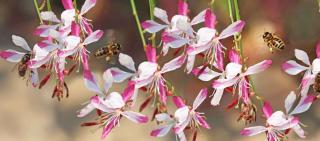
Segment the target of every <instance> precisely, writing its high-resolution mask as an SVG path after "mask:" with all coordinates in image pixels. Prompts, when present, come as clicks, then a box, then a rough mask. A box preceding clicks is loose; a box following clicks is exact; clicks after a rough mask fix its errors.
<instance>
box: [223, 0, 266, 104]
mask: <svg viewBox="0 0 320 141" xmlns="http://www.w3.org/2000/svg"><path fill="white" fill-rule="evenodd" d="M233 6H234V7H233ZM228 7H229V14H230V19H231V22H235V20H236V21H238V20H241V17H240V10H239V4H238V0H228ZM232 8H234V9H232ZM233 11H234V12H235V13H233ZM234 16H235V17H234ZM234 18H235V19H234ZM234 40H235V47H236V50H237V52H238V53H239V55H240V58H241V62H242V63H243V66H244V68H245V67H246V64H245V60H244V55H243V46H242V40H241V34H240V33H239V34H237V35H235V36H234ZM249 83H250V86H251V88H252V91H253V92H254V94H255V98H256V99H257V100H259V102H260V103H261V104H262V105H263V102H262V100H263V98H262V97H260V96H259V95H258V94H257V92H256V89H255V85H254V82H253V79H252V77H251V76H249Z"/></svg>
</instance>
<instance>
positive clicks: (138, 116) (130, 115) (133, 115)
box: [122, 111, 149, 123]
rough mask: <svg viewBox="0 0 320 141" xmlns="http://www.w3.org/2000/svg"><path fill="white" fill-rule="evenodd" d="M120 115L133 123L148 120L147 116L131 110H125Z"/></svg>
mask: <svg viewBox="0 0 320 141" xmlns="http://www.w3.org/2000/svg"><path fill="white" fill-rule="evenodd" d="M122 115H123V116H125V117H126V118H128V119H129V120H131V121H133V122H135V123H147V122H148V120H149V118H148V117H147V116H145V115H143V114H140V113H136V112H132V111H125V112H123V113H122Z"/></svg>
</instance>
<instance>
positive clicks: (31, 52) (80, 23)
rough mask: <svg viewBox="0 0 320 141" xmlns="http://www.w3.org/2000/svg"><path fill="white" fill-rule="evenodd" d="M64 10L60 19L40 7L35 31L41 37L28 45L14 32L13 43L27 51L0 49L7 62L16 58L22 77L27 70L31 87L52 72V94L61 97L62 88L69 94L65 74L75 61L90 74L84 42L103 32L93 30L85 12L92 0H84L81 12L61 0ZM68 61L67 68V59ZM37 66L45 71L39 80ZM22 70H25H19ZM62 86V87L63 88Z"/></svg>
mask: <svg viewBox="0 0 320 141" xmlns="http://www.w3.org/2000/svg"><path fill="white" fill-rule="evenodd" d="M62 3H63V6H64V8H65V9H66V10H64V11H63V12H62V13H61V17H60V19H59V18H58V17H57V16H56V15H55V13H53V11H42V12H41V13H40V20H41V21H42V22H41V25H39V26H38V27H37V28H36V29H35V31H34V35H35V36H38V37H40V40H39V41H38V42H37V43H36V44H35V45H34V46H33V48H32V49H31V48H30V47H29V46H28V44H27V42H26V41H25V39H23V38H22V37H19V36H16V35H13V36H12V41H13V43H14V44H15V45H17V46H20V47H22V48H23V49H24V50H26V51H27V53H21V52H18V51H14V50H6V51H2V52H0V57H1V58H3V59H5V60H7V61H9V62H18V65H19V68H18V70H19V74H20V76H22V77H24V76H25V73H26V71H27V70H30V71H28V72H31V73H29V74H28V76H27V77H28V79H30V80H31V82H32V85H33V86H34V87H36V86H39V88H42V87H43V86H44V85H45V84H46V83H47V81H48V80H49V79H50V77H51V75H54V76H55V77H56V86H55V88H54V91H53V95H52V97H57V98H58V100H60V99H61V98H62V97H63V93H64V91H65V92H66V96H67V97H68V93H69V90H68V87H67V84H66V82H65V76H67V75H69V74H70V73H71V72H72V71H73V70H74V69H75V68H76V67H77V66H78V65H80V64H79V63H81V64H82V66H83V70H84V72H85V74H84V75H85V76H88V75H91V72H90V69H89V66H88V50H87V49H86V48H87V45H89V44H91V43H93V42H96V41H98V40H99V39H100V38H101V37H102V35H103V32H102V31H101V30H96V31H94V32H93V30H92V26H91V24H90V20H89V19H86V18H85V17H84V15H85V14H86V13H87V12H88V11H89V10H90V9H91V8H92V7H94V6H95V4H96V1H95V0H86V1H85V3H84V4H83V6H82V8H81V10H80V12H79V11H78V10H77V9H75V8H74V6H73V3H72V1H71V0H62ZM68 62H70V64H72V65H70V66H69V67H70V69H67V67H68V66H67V63H68ZM38 70H41V71H43V72H45V73H47V75H46V76H45V77H44V78H43V79H42V81H40V82H39V78H38ZM21 71H24V73H23V72H21ZM64 89H65V90H64Z"/></svg>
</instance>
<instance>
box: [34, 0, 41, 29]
mask: <svg viewBox="0 0 320 141" xmlns="http://www.w3.org/2000/svg"><path fill="white" fill-rule="evenodd" d="M33 3H34V7H35V8H36V10H37V14H38V17H39V20H40V24H43V21H42V19H41V15H40V9H39V5H38V1H37V0H33Z"/></svg>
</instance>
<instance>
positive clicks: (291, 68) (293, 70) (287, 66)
mask: <svg viewBox="0 0 320 141" xmlns="http://www.w3.org/2000/svg"><path fill="white" fill-rule="evenodd" d="M306 69H307V68H306V67H304V66H301V65H300V64H298V63H297V62H296V61H293V60H289V61H287V62H285V63H283V64H282V70H284V71H285V72H286V73H288V74H291V75H296V74H298V73H300V72H302V71H304V70H306Z"/></svg>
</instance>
